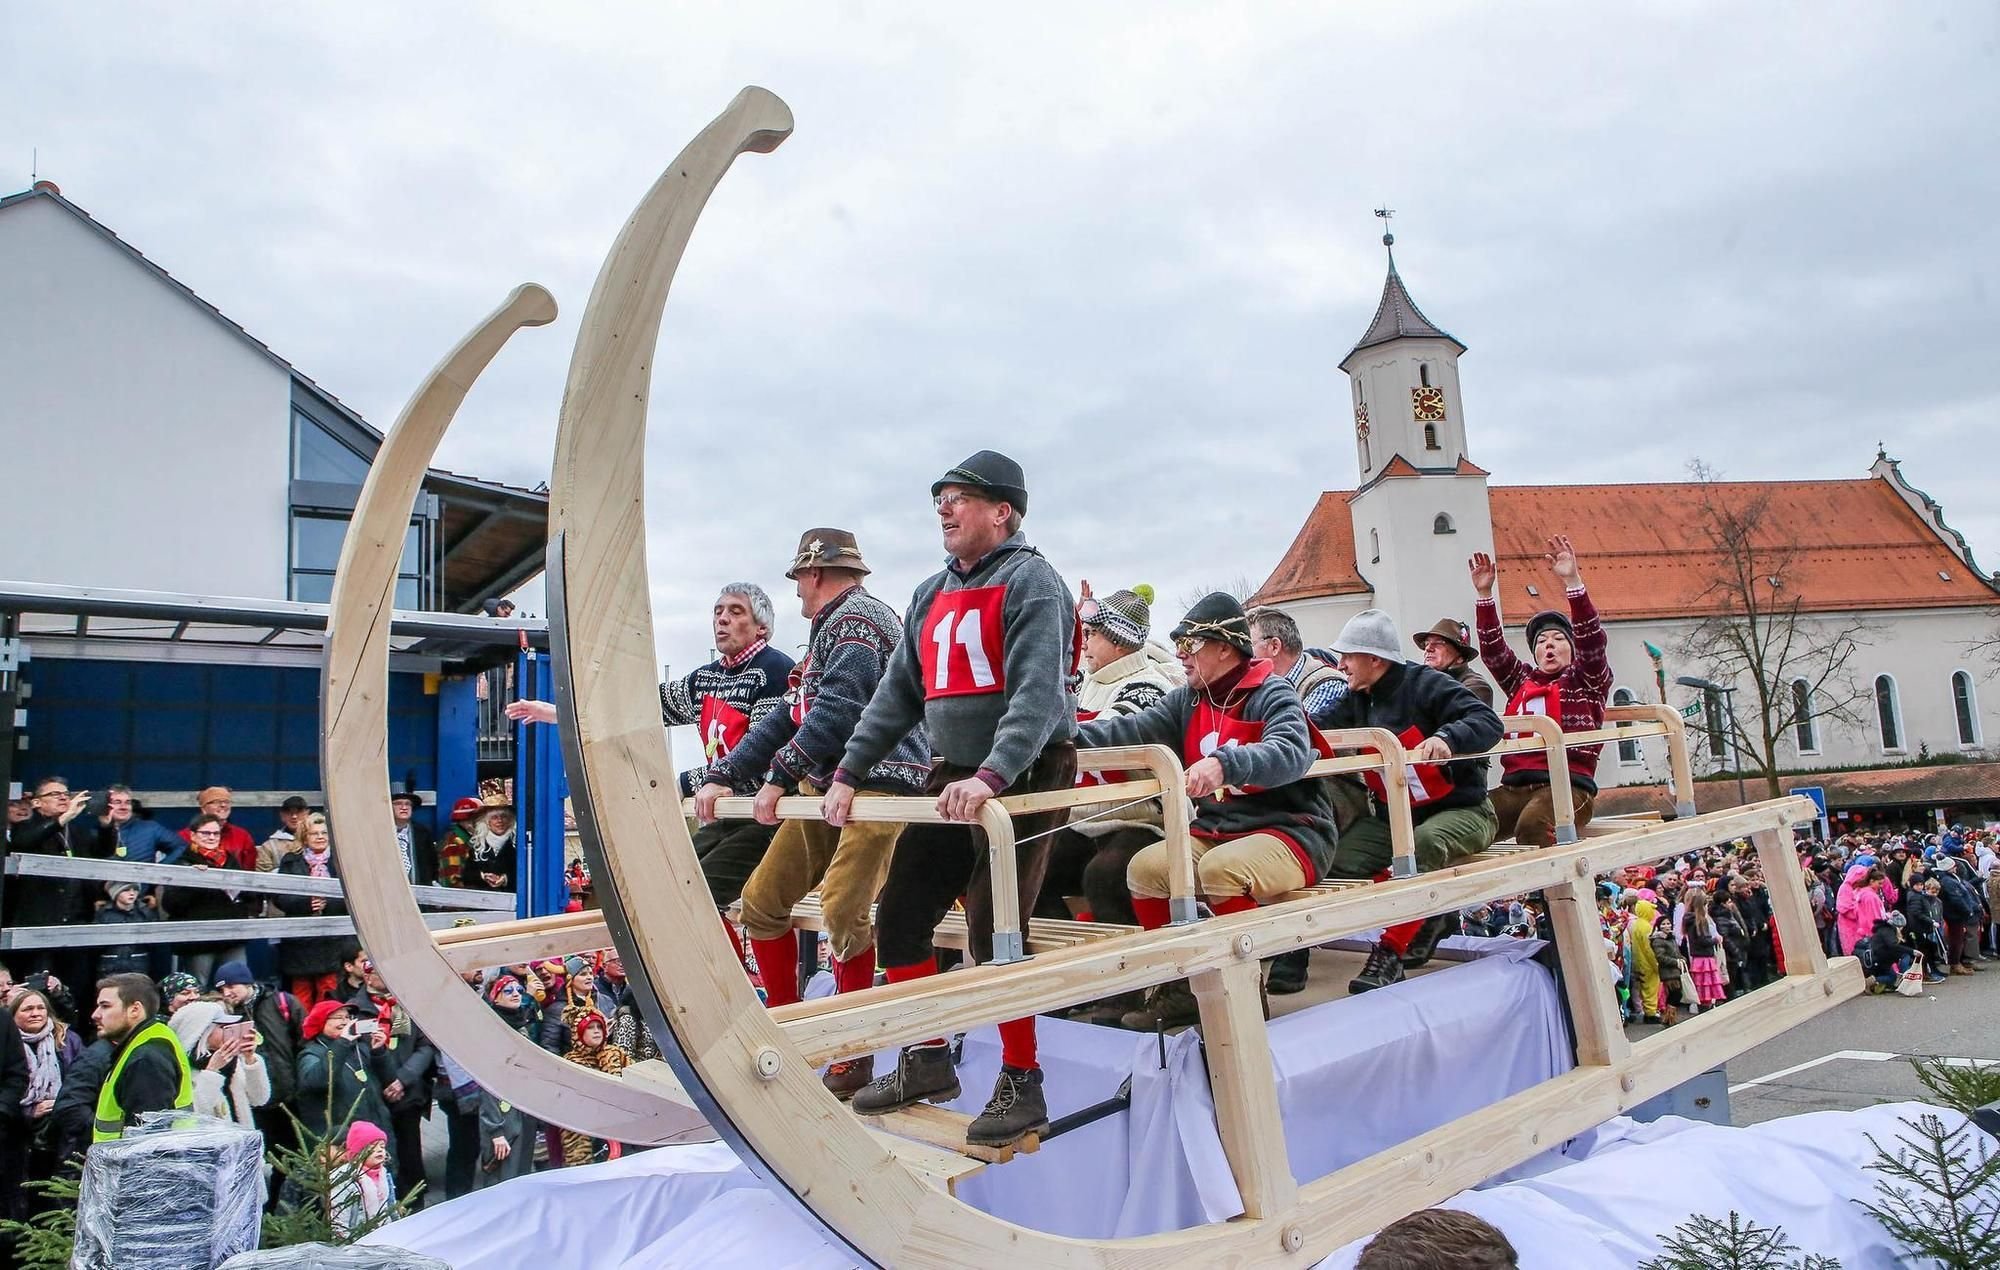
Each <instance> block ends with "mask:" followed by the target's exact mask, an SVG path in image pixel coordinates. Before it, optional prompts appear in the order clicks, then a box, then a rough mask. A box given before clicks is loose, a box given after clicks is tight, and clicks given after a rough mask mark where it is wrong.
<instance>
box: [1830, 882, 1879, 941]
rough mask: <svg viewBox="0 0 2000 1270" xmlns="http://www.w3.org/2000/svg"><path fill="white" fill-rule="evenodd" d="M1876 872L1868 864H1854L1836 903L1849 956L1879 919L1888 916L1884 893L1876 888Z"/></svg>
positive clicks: (1841, 939)
mask: <svg viewBox="0 0 2000 1270" xmlns="http://www.w3.org/2000/svg"><path fill="white" fill-rule="evenodd" d="M1875 886H1876V879H1875V876H1874V873H1873V872H1872V871H1871V870H1870V869H1869V868H1868V867H1867V866H1866V865H1860V864H1857V865H1853V866H1851V867H1850V868H1849V869H1848V870H1847V878H1846V880H1845V881H1843V882H1842V883H1841V884H1840V895H1839V897H1838V899H1837V901H1836V904H1835V912H1836V913H1837V914H1838V918H1837V925H1838V928H1839V930H1840V951H1841V952H1842V953H1843V954H1845V955H1848V956H1852V955H1853V954H1854V946H1855V945H1856V944H1858V943H1860V942H1861V941H1862V940H1864V939H1866V938H1868V936H1869V933H1870V932H1872V931H1873V930H1874V929H1875V923H1876V922H1877V921H1880V920H1882V919H1883V917H1884V915H1885V914H1884V909H1883V907H1882V896H1881V893H1880V892H1878V891H1877V890H1876V889H1875Z"/></svg>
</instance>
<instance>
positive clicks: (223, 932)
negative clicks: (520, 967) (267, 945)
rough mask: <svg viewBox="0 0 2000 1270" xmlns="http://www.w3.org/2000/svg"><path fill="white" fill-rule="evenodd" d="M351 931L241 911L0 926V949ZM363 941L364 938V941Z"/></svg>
mask: <svg viewBox="0 0 2000 1270" xmlns="http://www.w3.org/2000/svg"><path fill="white" fill-rule="evenodd" d="M468 917H470V918H471V920H473V921H475V922H491V921H495V920H497V919H496V918H495V917H494V916H493V915H492V914H489V913H479V914H466V913H425V914H422V918H423V923H424V925H425V926H427V927H430V928H433V929H435V928H437V927H441V926H449V925H451V924H452V923H453V922H461V921H465V920H466V919H467V918H468ZM354 933H355V929H354V919H353V918H351V917H245V918H232V919H229V920H227V921H204V922H173V921H163V922H147V923H145V924H144V925H140V924H138V923H119V924H117V925H112V924H110V923H100V922H82V923H79V924H78V925H75V926H13V927H9V928H8V929H6V930H0V949H11V948H100V947H107V946H117V945H119V944H145V945H152V944H218V943H241V942H242V941H244V940H246V939H320V938H329V937H332V936H337V935H352V934H354ZM364 942H365V941H364Z"/></svg>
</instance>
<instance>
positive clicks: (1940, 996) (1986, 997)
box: [1626, 961, 2000, 1125]
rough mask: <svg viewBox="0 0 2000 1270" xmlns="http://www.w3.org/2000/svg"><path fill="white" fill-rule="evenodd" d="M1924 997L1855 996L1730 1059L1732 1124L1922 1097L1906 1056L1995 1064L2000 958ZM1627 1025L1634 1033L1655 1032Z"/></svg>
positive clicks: (1999, 1046) (1999, 1057)
mask: <svg viewBox="0 0 2000 1270" xmlns="http://www.w3.org/2000/svg"><path fill="white" fill-rule="evenodd" d="M1978 964H1979V965H1980V967H1981V971H1980V973H1978V974H1974V975H1969V976H1967V975H1954V976H1953V977H1952V978H1950V979H1947V980H1945V982H1943V983H1936V984H1930V985H1928V989H1929V990H1928V991H1927V992H1926V993H1925V994H1924V995H1923V996H1921V997H1899V996H1897V995H1895V994H1894V993H1886V994H1884V995H1882V996H1879V997H1871V996H1860V997H1856V998H1855V999H1853V1000H1852V1001H1848V1002H1846V1003H1844V1004H1842V1005H1839V1006H1836V1007H1834V1008H1833V1009H1831V1010H1829V1011H1827V1012H1826V1013H1825V1014H1822V1015H1820V1016H1819V1017H1818V1018H1816V1019H1814V1020H1812V1021H1811V1022H1810V1023H1806V1024H1804V1025H1803V1026H1800V1027H1796V1028H1793V1029H1792V1030H1791V1031H1790V1032H1787V1033H1786V1034H1785V1035H1783V1036H1781V1037H1779V1038H1778V1039H1776V1040H1774V1041H1770V1042H1767V1043H1766V1044H1763V1045H1760V1046H1758V1047H1757V1048H1756V1049H1753V1050H1751V1051H1749V1052H1748V1053H1746V1054H1742V1055H1739V1056H1738V1057H1736V1058H1735V1059H1732V1060H1731V1061H1730V1063H1729V1065H1728V1067H1727V1069H1726V1070H1727V1072H1728V1076H1729V1112H1730V1116H1729V1118H1730V1122H1731V1123H1733V1124H1739V1125H1747V1124H1757V1123H1759V1122H1761V1121H1765V1120H1775V1119H1777V1118H1778V1117H1780V1116H1793V1115H1798V1114H1800V1113H1801V1112H1807V1111H1852V1110H1853V1109H1855V1108H1857V1107H1869V1106H1873V1105H1875V1104H1877V1103H1884V1102H1901V1101H1903V1100H1905V1099H1922V1098H1924V1097H1925V1093H1924V1087H1923V1086H1922V1085H1920V1084H1918V1083H1917V1077H1916V1073H1915V1072H1914V1071H1913V1070H1912V1069H1911V1066H1910V1061H1909V1060H1910V1059H1911V1058H1912V1057H1946V1058H1957V1059H1966V1060H1974V1061H1982V1062H2000V961H1982V962H1980V963H1978ZM1659 1030H1660V1029H1658V1028H1657V1027H1632V1028H1627V1029H1626V1032H1627V1034H1628V1035H1630V1036H1631V1037H1632V1038H1633V1039H1634V1040H1637V1039H1638V1038H1640V1037H1642V1036H1648V1035H1651V1034H1652V1033H1654V1032H1657V1031H1659Z"/></svg>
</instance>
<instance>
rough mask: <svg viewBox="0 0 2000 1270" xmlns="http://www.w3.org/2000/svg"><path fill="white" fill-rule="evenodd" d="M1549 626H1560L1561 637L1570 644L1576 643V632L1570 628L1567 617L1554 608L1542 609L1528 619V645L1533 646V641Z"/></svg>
mask: <svg viewBox="0 0 2000 1270" xmlns="http://www.w3.org/2000/svg"><path fill="white" fill-rule="evenodd" d="M1551 626H1554V627H1558V628H1560V629H1561V631H1562V633H1563V638H1564V639H1566V640H1568V641H1569V642H1570V643H1571V644H1575V643H1576V632H1575V631H1574V630H1572V629H1571V628H1570V624H1569V618H1568V617H1567V616H1566V615H1564V614H1562V613H1558V612H1556V611H1555V610H1554V609H1543V610H1542V611H1541V612H1539V613H1537V614H1535V615H1534V616H1533V617H1531V618H1529V619H1528V647H1529V648H1533V647H1534V646H1535V641H1536V640H1537V639H1539V638H1540V637H1541V634H1542V632H1543V631H1545V630H1547V629H1548V628H1549V627H1551Z"/></svg>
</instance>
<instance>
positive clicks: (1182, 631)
mask: <svg viewBox="0 0 2000 1270" xmlns="http://www.w3.org/2000/svg"><path fill="white" fill-rule="evenodd" d="M1172 638H1174V639H1219V640H1221V641H1222V642H1223V643H1225V644H1227V645H1229V646H1230V647H1231V648H1234V649H1235V650H1236V651H1237V652H1239V653H1242V654H1243V655H1244V656H1245V657H1248V656H1249V655H1250V619H1249V617H1247V616H1246V615H1245V614H1244V612H1243V606H1242V605H1241V604H1239V603H1237V600H1236V597H1235V596H1233V595H1230V594H1229V593H1228V592H1226V591H1211V592H1209V593H1208V594H1207V595H1204V596H1202V597H1201V598H1200V599H1199V600H1196V601H1195V602H1194V607H1192V608H1190V609H1189V610H1188V611H1187V616H1186V617H1184V618H1182V619H1181V620H1180V625H1178V626H1176V627H1174V629H1173V635H1172Z"/></svg>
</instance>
